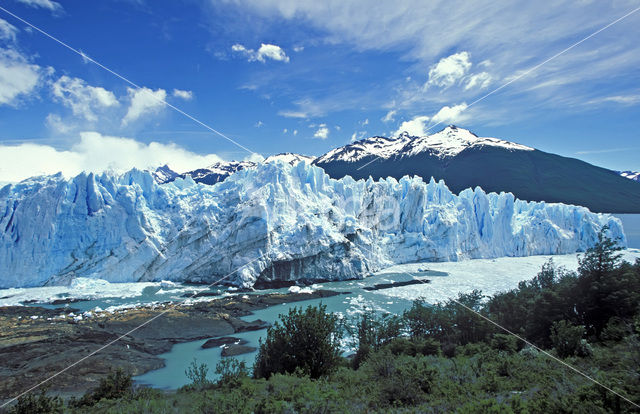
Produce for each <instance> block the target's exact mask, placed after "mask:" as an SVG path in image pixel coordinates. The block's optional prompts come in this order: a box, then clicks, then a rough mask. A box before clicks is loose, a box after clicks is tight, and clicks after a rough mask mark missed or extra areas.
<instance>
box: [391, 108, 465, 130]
mask: <svg viewBox="0 0 640 414" xmlns="http://www.w3.org/2000/svg"><path fill="white" fill-rule="evenodd" d="M465 109H467V104H466V103H464V102H463V103H461V104H458V105H454V106H443V107H442V108H440V110H439V111H438V112H437V113H436V114H435V115H433V116H431V117H429V116H427V115H418V116H415V117H413V118H412V119H410V120H409V121H404V122H403V123H402V124H400V127H398V129H397V130H396V132H395V135H396V136H397V135H400V134H401V133H403V132H408V133H409V135H414V136H418V137H420V136H425V135H429V133H432V131H430V128H433V127H434V126H435V125H438V124H445V123H453V122H462V121H466V120H467V119H469V118H468V116H466V114H463V112H464V110H465Z"/></svg>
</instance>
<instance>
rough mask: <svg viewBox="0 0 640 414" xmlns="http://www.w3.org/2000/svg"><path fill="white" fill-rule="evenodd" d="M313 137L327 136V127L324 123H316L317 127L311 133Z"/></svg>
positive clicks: (324, 137) (323, 137) (325, 137)
mask: <svg viewBox="0 0 640 414" xmlns="http://www.w3.org/2000/svg"><path fill="white" fill-rule="evenodd" d="M313 137H314V138H318V139H327V138H328V137H329V128H327V125H326V124H320V125H318V129H317V130H316V132H315V133H314V134H313Z"/></svg>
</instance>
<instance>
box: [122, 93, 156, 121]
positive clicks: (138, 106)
mask: <svg viewBox="0 0 640 414" xmlns="http://www.w3.org/2000/svg"><path fill="white" fill-rule="evenodd" d="M127 91H128V93H129V98H130V99H131V105H130V106H129V109H128V110H127V114H126V115H125V116H124V118H123V119H122V125H127V124H129V123H130V122H133V121H135V120H137V119H138V118H140V117H141V116H143V115H146V114H153V113H157V112H159V111H160V110H161V109H163V108H164V106H165V104H164V101H165V100H166V99H167V91H165V90H164V89H157V90H155V91H154V90H152V89H149V88H146V87H143V88H140V89H133V88H127Z"/></svg>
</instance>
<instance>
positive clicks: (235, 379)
mask: <svg viewBox="0 0 640 414" xmlns="http://www.w3.org/2000/svg"><path fill="white" fill-rule="evenodd" d="M216 374H217V375H218V376H219V377H220V379H218V385H220V386H225V387H236V386H238V385H239V384H240V382H241V381H242V380H243V379H244V378H247V377H249V370H248V369H247V364H246V363H245V362H244V361H238V360H237V359H235V358H223V359H222V360H220V362H218V364H217V365H216Z"/></svg>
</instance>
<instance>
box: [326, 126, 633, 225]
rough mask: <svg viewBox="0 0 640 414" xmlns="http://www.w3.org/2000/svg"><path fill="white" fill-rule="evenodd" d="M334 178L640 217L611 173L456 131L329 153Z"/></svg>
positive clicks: (374, 141)
mask: <svg viewBox="0 0 640 414" xmlns="http://www.w3.org/2000/svg"><path fill="white" fill-rule="evenodd" d="M314 164H315V165H317V166H319V167H322V168H323V169H324V170H325V171H326V172H327V173H328V174H329V175H330V176H331V177H332V178H342V177H344V176H347V175H349V176H351V177H353V178H355V179H360V178H365V179H366V178H368V177H370V176H371V177H373V178H374V179H378V178H384V177H394V178H396V179H400V178H401V177H403V176H405V175H409V176H414V175H418V176H420V177H422V178H423V179H425V180H427V181H428V180H429V179H430V178H431V177H434V178H435V179H436V180H440V179H444V180H445V181H446V182H447V185H448V187H449V188H450V189H451V190H452V191H453V192H454V193H459V192H460V191H462V190H464V189H466V188H474V187H476V186H480V187H482V188H483V189H484V190H485V191H494V192H500V191H508V192H512V193H513V194H514V195H515V196H516V197H518V198H520V199H523V200H531V201H546V202H562V203H566V204H576V205H582V206H586V207H588V208H589V209H591V210H592V211H599V212H610V213H640V191H639V190H638V186H637V185H635V183H633V182H631V181H630V180H625V179H623V178H622V177H620V176H619V175H618V174H616V173H615V172H613V171H611V170H607V169H604V168H600V167H596V166H594V165H591V164H588V163H586V162H583V161H580V160H577V159H573V158H566V157H562V156H559V155H556V154H550V153H547V152H543V151H540V150H537V149H534V148H531V147H527V146H525V145H521V144H517V143H514V142H510V141H505V140H501V139H498V138H483V137H478V136H477V135H475V134H474V133H472V132H470V131H468V130H466V129H463V128H459V127H456V126H452V125H451V126H448V127H446V128H444V129H443V130H442V131H440V132H438V133H435V134H433V135H429V136H424V137H414V136H410V135H408V134H406V133H403V134H402V135H400V136H399V137H398V138H385V137H373V138H367V139H363V140H360V141H357V142H354V143H351V144H349V145H345V146H343V147H340V148H336V149H334V150H331V151H329V152H328V153H326V154H325V155H322V156H321V157H319V158H318V159H316V160H315V161H314Z"/></svg>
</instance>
